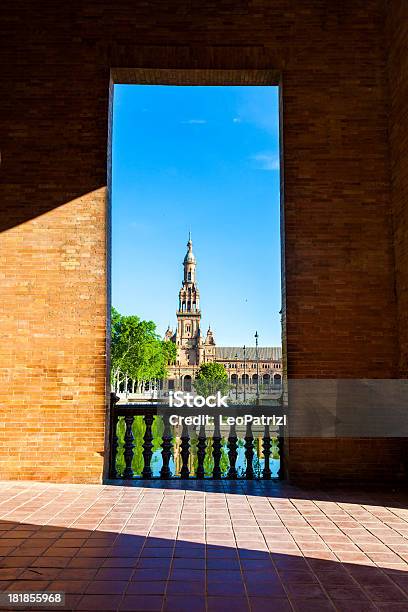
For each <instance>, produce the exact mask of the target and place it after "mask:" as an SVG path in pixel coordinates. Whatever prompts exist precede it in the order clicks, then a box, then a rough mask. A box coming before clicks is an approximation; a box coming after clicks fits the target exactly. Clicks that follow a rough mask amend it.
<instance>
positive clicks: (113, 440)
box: [109, 393, 119, 478]
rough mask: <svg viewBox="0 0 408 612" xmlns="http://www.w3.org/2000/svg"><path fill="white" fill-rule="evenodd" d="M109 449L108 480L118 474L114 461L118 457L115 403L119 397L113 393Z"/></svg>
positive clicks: (111, 396)
mask: <svg viewBox="0 0 408 612" xmlns="http://www.w3.org/2000/svg"><path fill="white" fill-rule="evenodd" d="M110 399H111V404H110V410H111V412H110V427H111V429H110V449H109V458H110V459H109V478H118V472H117V470H116V460H117V455H118V432H117V429H118V419H119V417H118V415H117V414H116V411H115V406H116V403H117V402H118V401H119V397H118V396H117V395H115V393H111V395H110Z"/></svg>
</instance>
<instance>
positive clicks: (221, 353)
mask: <svg viewBox="0 0 408 612" xmlns="http://www.w3.org/2000/svg"><path fill="white" fill-rule="evenodd" d="M235 355H238V359H240V360H243V359H244V349H243V348H242V346H216V347H215V358H216V359H217V360H218V359H219V360H222V361H224V360H225V361H226V360H231V361H234V359H235ZM258 356H259V360H260V361H262V360H264V359H269V360H274V361H279V360H280V359H282V348H281V347H280V346H259V347H258ZM245 359H246V360H247V361H254V360H255V359H256V348H255V347H254V346H247V347H246V348H245Z"/></svg>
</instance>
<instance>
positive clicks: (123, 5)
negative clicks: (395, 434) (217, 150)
mask: <svg viewBox="0 0 408 612" xmlns="http://www.w3.org/2000/svg"><path fill="white" fill-rule="evenodd" d="M406 7H407V5H406V3H404V2H403V0H396V1H395V2H389V3H387V2H385V0H353V1H351V0H345V1H344V2H341V3H338V2H332V1H329V0H306V1H305V2H299V3H293V2H289V0H277V1H276V2H267V1H266V0H255V1H253V2H248V1H247V0H245V1H244V0H234V1H232V0H231V1H227V0H219V1H218V2H216V3H215V2H204V3H191V2H185V0H179V1H178V2H175V1H168V2H162V1H160V2H159V1H158V0H154V1H152V2H149V3H144V2H130V1H125V0H119V1H118V2H115V3H112V2H107V1H102V2H101V1H99V2H96V1H84V2H79V1H78V0H73V1H72V2H69V3H59V4H55V3H48V2H45V1H43V2H41V1H40V2H38V3H36V4H35V5H34V4H33V3H31V2H19V3H17V4H16V3H11V2H10V0H6V2H5V3H3V9H4V10H3V14H4V18H3V24H4V32H3V35H2V38H1V40H2V42H3V43H4V47H3V49H4V50H3V53H2V59H3V62H2V63H3V72H4V74H3V78H2V87H3V88H4V91H3V93H2V95H1V96H0V104H1V107H2V108H1V111H2V112H1V114H0V117H1V122H2V125H1V127H2V133H3V135H4V137H3V145H2V147H3V148H2V171H3V172H2V174H3V186H2V194H1V207H2V215H1V217H0V224H1V229H2V231H3V234H2V238H1V253H0V256H1V267H0V274H1V277H2V292H1V297H0V299H1V340H2V342H1V349H0V350H1V356H0V357H1V359H0V368H1V376H2V385H1V388H0V395H1V397H0V401H1V411H2V415H1V416H2V418H1V425H0V477H2V478H11V477H12V478H16V477H17V478H37V479H44V480H67V481H77V482H79V481H88V482H97V481H99V480H100V479H101V475H102V465H103V457H102V455H103V451H104V431H105V413H106V400H105V397H106V335H107V333H106V329H107V317H106V312H107V310H108V306H109V304H108V298H107V295H108V294H109V292H108V291H107V288H108V285H109V262H108V251H109V249H108V248H107V244H109V222H108V219H109V214H108V212H109V211H108V204H107V202H108V198H106V191H107V186H108V184H109V176H108V171H107V166H108V164H107V142H108V108H109V80H110V70H111V68H115V69H117V71H113V74H114V75H115V74H116V78H117V80H120V81H121V82H132V78H134V70H133V69H134V68H139V69H140V68H143V69H146V71H147V75H148V78H149V79H150V78H151V77H152V69H160V70H161V71H167V72H166V74H167V75H170V76H171V75H172V76H171V78H174V79H176V80H177V79H180V78H181V76H180V75H181V74H184V77H183V78H184V79H187V80H188V78H190V79H192V80H193V81H194V82H203V83H204V82H207V83H208V82H210V81H211V79H213V78H214V73H215V71H220V70H227V71H228V75H229V76H228V77H227V76H226V73H224V76H225V81H223V82H230V81H229V80H228V79H230V78H233V79H234V78H235V77H234V74H233V71H234V70H238V71H240V74H241V76H240V82H248V83H249V82H251V79H252V78H253V75H254V72H253V71H255V72H256V71H260V72H259V74H265V72H264V71H270V80H271V82H275V80H276V79H277V78H278V76H277V75H281V77H280V78H281V84H282V108H283V118H282V126H283V130H282V139H283V163H284V190H283V194H284V219H283V220H284V268H285V270H284V272H285V273H284V283H285V292H284V320H285V338H286V343H287V353H286V363H287V372H288V375H289V376H290V377H291V378H308V377H322V378H331V377H340V378H342V377H343V378H351V377H356V378H360V377H364V378H381V377H384V378H393V377H398V376H399V375H400V372H401V373H403V374H406V373H407V365H406V364H407V354H408V319H407V312H408V309H407V304H406V302H407V299H408V298H407V286H408V283H407V265H406V264H407V261H406V260H407V257H408V247H407V244H408V237H407V218H406V217H407V214H408V213H407V211H406V194H407V181H408V175H407V170H406V164H405V168H404V166H403V150H404V143H405V145H406V140H407V131H406V109H405V108H404V96H405V99H406V90H407V80H406V79H407V76H406V75H407V70H406V69H405V72H404V70H403V62H405V66H406V61H407V60H406V54H405V57H403V55H404V54H403V48H404V47H403V45H404V31H403V27H404V19H403V16H404V13H406ZM406 23H407V19H405V24H406ZM405 40H406V31H405ZM389 45H390V53H388V46H389ZM191 70H195V71H196V73H191V72H189V73H187V72H186V71H191ZM178 71H182V72H181V73H180V72H178ZM197 71H204V72H199V73H198V72H197ZM137 74H138V75H139V78H140V70H139V71H137ZM160 74H161V75H163V72H161V73H160ZM160 74H159V73H158V72H157V71H156V75H158V78H159V80H160ZM188 75H190V76H188ZM217 75H218V76H220V75H221V73H217ZM231 75H232V77H231ZM170 76H168V77H166V78H170ZM221 77H222V75H221ZM217 78H218V77H217ZM268 78H269V77H268ZM149 82H150V81H149ZM390 83H391V84H390ZM404 113H405V114H404ZM403 120H405V124H404V123H403ZM404 126H405V128H404ZM389 133H390V135H391V146H390V142H389ZM405 148H406V147H405ZM391 150H392V157H391V155H390V151H391ZM391 187H392V188H391ZM392 211H394V222H393V216H392ZM173 212H174V211H173ZM394 236H395V249H394ZM107 238H108V240H107ZM395 270H396V272H397V274H395ZM395 287H397V291H396V290H395ZM397 296H398V300H397ZM397 302H398V303H397ZM342 444H344V445H345V446H346V447H347V449H348V452H347V453H346V454H344V453H343V450H341V445H342ZM344 448H345V447H344ZM354 448H355V449H356V452H358V453H360V454H361V453H363V455H364V458H365V459H364V462H362V461H360V462H357V461H356V460H355V458H354V456H353V455H354V450H353V449H354ZM339 449H340V450H339ZM363 449H364V452H363ZM379 449H381V452H379ZM287 450H288V453H287V461H288V468H289V473H290V475H291V478H292V479H293V480H299V479H302V477H304V475H305V474H306V475H310V474H312V475H313V476H314V477H320V476H323V477H324V476H325V475H327V476H330V477H331V476H332V475H333V473H334V472H333V465H334V464H335V463H336V461H341V468H342V471H343V473H344V474H346V475H347V479H349V480H352V479H357V480H358V479H361V478H364V479H366V478H367V477H368V479H370V478H371V479H378V476H379V471H378V470H382V473H400V471H401V467H400V464H401V457H402V453H403V445H402V444H400V443H396V442H395V441H389V442H384V441H378V440H374V441H365V442H364V443H362V442H361V441H358V440H355V441H350V440H348V441H344V442H342V441H338V440H337V441H336V440H332V441H325V442H324V443H321V442H318V441H314V442H310V443H307V441H301V440H297V441H296V440H292V441H291V443H290V445H289V447H288V449H287ZM347 457H348V459H347Z"/></svg>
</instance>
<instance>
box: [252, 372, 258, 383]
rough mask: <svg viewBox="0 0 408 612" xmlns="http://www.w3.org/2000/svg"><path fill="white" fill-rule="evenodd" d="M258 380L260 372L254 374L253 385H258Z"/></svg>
mask: <svg viewBox="0 0 408 612" xmlns="http://www.w3.org/2000/svg"><path fill="white" fill-rule="evenodd" d="M257 382H258V374H254V375H253V376H252V384H253V385H256V383H257Z"/></svg>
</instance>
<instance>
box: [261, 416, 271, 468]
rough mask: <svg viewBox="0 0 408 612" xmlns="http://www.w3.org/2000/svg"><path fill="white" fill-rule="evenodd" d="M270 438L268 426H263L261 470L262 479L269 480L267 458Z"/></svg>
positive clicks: (268, 456)
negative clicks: (262, 461)
mask: <svg viewBox="0 0 408 612" xmlns="http://www.w3.org/2000/svg"><path fill="white" fill-rule="evenodd" d="M271 447H272V444H271V436H270V433H269V425H265V431H264V437H263V455H264V469H263V470H262V478H264V479H265V480H270V478H271V474H272V472H271V468H270V465H269V458H270V454H271Z"/></svg>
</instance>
